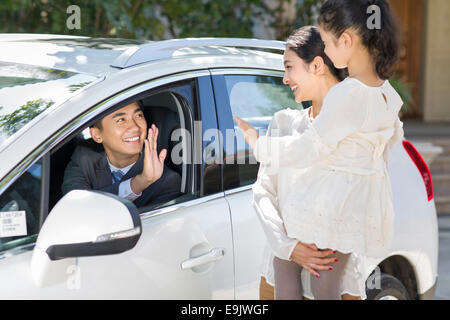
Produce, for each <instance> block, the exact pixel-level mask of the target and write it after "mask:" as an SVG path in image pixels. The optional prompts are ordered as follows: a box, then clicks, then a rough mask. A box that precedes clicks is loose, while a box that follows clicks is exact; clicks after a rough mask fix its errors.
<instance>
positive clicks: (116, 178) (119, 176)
mask: <svg viewBox="0 0 450 320" xmlns="http://www.w3.org/2000/svg"><path fill="white" fill-rule="evenodd" d="M111 175H112V177H113V179H114V183H117V182H120V181H122V178H123V173H122V171H120V170H117V171H114V172H111Z"/></svg>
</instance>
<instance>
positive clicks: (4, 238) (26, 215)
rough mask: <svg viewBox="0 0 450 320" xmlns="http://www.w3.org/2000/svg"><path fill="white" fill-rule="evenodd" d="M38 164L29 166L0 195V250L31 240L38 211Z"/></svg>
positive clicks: (40, 176)
mask: <svg viewBox="0 0 450 320" xmlns="http://www.w3.org/2000/svg"><path fill="white" fill-rule="evenodd" d="M41 181H42V162H41V161H38V162H37V163H35V164H33V165H32V166H31V167H30V168H29V169H28V170H27V171H26V172H25V173H23V174H22V176H21V177H20V178H19V179H17V180H16V181H15V182H14V183H13V184H12V185H11V186H10V187H9V188H8V189H7V190H6V191H5V192H3V194H2V195H1V196H0V251H5V250H9V249H12V248H14V247H17V246H19V245H23V244H26V243H30V242H33V241H35V239H36V237H37V233H38V229H39V217H40V210H41Z"/></svg>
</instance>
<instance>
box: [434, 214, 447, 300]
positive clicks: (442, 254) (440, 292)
mask: <svg viewBox="0 0 450 320" xmlns="http://www.w3.org/2000/svg"><path fill="white" fill-rule="evenodd" d="M436 299H437V300H450V214H448V215H439V263H438V282H437V286H436Z"/></svg>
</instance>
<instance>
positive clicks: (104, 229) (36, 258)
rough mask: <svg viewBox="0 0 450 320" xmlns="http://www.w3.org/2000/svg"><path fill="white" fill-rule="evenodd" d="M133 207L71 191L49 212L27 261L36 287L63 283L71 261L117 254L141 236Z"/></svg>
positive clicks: (125, 202)
mask: <svg viewBox="0 0 450 320" xmlns="http://www.w3.org/2000/svg"><path fill="white" fill-rule="evenodd" d="M141 230H142V228H141V219H140V216H139V211H138V209H137V208H136V206H135V205H134V204H133V203H132V202H130V201H128V200H125V199H122V198H119V197H118V196H116V195H113V194H110V193H106V192H100V191H87V190H73V191H71V192H69V193H68V194H66V195H65V196H64V197H63V198H62V199H61V200H60V201H59V202H58V203H57V204H56V205H55V207H54V208H53V209H52V211H51V212H50V214H49V215H48V217H47V219H46V220H45V223H44V225H43V226H42V228H41V231H40V232H39V236H38V238H37V241H36V246H35V248H34V250H33V256H32V259H31V274H32V276H33V279H34V281H35V283H36V284H37V285H38V286H41V287H42V286H47V285H51V284H55V283H60V282H63V281H64V280H65V279H66V278H67V268H69V267H70V266H72V265H76V260H75V258H78V257H88V256H99V255H110V254H118V253H121V252H124V251H127V250H130V249H132V248H134V246H135V245H136V243H137V241H138V240H139V238H140V236H141Z"/></svg>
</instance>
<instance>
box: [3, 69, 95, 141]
mask: <svg viewBox="0 0 450 320" xmlns="http://www.w3.org/2000/svg"><path fill="white" fill-rule="evenodd" d="M97 79H98V78H97V77H94V76H92V75H85V74H79V73H75V72H69V71H64V70H57V69H50V68H41V67H36V66H31V65H25V64H18V63H7V62H0V144H1V143H2V142H3V141H4V140H6V139H7V138H8V137H10V136H12V135H13V134H14V133H16V132H17V131H19V130H20V129H21V128H22V127H23V126H25V125H26V124H27V123H29V122H30V121H31V120H32V119H34V118H35V117H36V116H38V115H39V114H40V113H42V112H43V111H45V110H46V109H48V108H49V107H51V106H52V105H54V104H58V103H61V102H63V101H65V100H67V99H68V98H69V97H70V96H71V95H74V94H75V92H77V91H78V90H80V89H81V88H83V87H85V86H87V85H89V84H91V83H93V82H94V81H95V80H97Z"/></svg>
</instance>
